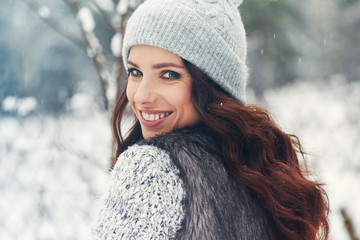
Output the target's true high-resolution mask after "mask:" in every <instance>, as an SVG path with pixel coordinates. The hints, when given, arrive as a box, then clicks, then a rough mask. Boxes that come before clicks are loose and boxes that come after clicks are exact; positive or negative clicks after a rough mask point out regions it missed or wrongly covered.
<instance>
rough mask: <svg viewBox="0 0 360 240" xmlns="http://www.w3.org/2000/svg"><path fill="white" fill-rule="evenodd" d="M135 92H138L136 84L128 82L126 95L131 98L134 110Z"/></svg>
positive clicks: (130, 101)
mask: <svg viewBox="0 0 360 240" xmlns="http://www.w3.org/2000/svg"><path fill="white" fill-rule="evenodd" d="M135 92H136V89H135V88H134V86H133V85H132V84H128V85H127V86H126V97H127V99H128V100H129V103H130V106H131V108H132V109H133V110H134V108H133V103H134V95H135Z"/></svg>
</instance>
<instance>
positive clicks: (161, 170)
mask: <svg viewBox="0 0 360 240" xmlns="http://www.w3.org/2000/svg"><path fill="white" fill-rule="evenodd" d="M93 236H94V239H104V240H105V239H107V240H109V239H173V238H174V239H184V240H185V239H186V240H188V239H204V240H205V239H206V240H208V239H218V240H223V239H249V240H250V239H251V240H256V239H262V240H263V239H269V236H268V233H267V231H266V228H265V221H264V217H263V212H262V210H261V209H260V207H259V206H258V204H257V203H256V201H255V200H254V198H253V197H252V195H251V194H250V192H249V190H248V189H247V188H246V187H244V186H243V185H240V184H238V183H237V182H236V181H235V180H234V179H233V178H232V177H231V176H230V175H229V174H228V173H227V171H226V169H225V167H224V160H223V158H222V155H221V151H220V144H219V142H218V141H217V140H216V138H215V136H213V135H212V133H211V132H210V131H209V130H208V129H207V128H206V127H196V128H191V129H180V130H176V131H173V132H171V133H166V134H163V135H160V136H157V137H154V138H150V139H147V140H143V141H141V142H139V143H137V144H135V145H133V146H131V147H129V148H128V149H127V150H126V151H124V152H123V153H122V154H121V155H120V156H119V159H118V161H117V163H116V164H115V166H114V169H113V171H112V172H111V176H110V184H109V188H108V192H107V194H106V196H105V198H104V202H103V206H102V209H101V212H100V214H99V218H98V221H97V225H96V228H95V229H94V235H93Z"/></svg>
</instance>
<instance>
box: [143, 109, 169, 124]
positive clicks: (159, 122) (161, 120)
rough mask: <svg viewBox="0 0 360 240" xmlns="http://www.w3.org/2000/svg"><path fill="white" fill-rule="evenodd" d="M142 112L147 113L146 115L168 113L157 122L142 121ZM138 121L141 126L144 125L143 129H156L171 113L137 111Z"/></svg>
mask: <svg viewBox="0 0 360 240" xmlns="http://www.w3.org/2000/svg"><path fill="white" fill-rule="evenodd" d="M142 112H145V113H148V114H163V113H164V114H165V113H170V114H169V115H168V116H166V117H163V118H160V119H158V120H154V121H147V120H145V119H144V117H143V116H142V114H141V113H142ZM138 113H139V120H140V123H141V124H142V125H144V126H145V127H156V126H157V125H159V124H161V123H162V122H164V121H165V120H166V119H167V118H168V117H169V116H170V115H171V114H172V112H171V111H157V110H139V112H138Z"/></svg>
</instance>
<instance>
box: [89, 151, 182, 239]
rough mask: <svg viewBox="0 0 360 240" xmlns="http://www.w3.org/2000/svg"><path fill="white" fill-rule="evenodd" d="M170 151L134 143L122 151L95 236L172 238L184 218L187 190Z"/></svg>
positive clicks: (106, 237)
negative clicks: (184, 188) (184, 200)
mask: <svg viewBox="0 0 360 240" xmlns="http://www.w3.org/2000/svg"><path fill="white" fill-rule="evenodd" d="M178 174H179V170H178V169H177V167H176V166H175V165H174V164H173V163H172V162H171V160H170V157H169V155H168V154H167V153H166V152H165V151H164V150H161V149H159V148H157V147H154V146H146V145H143V146H139V145H134V146H132V147H130V148H129V149H128V150H126V151H125V152H124V153H123V154H121V155H120V157H119V159H118V161H117V163H116V165H115V166H114V169H113V171H112V172H111V176H110V188H109V192H108V195H107V196H106V197H105V202H104V206H103V207H102V210H101V212H100V216H99V219H98V222H97V227H96V228H95V230H94V239H106V240H110V239H169V238H173V237H174V236H175V233H176V231H177V230H178V229H179V228H180V224H181V221H182V219H183V218H184V210H183V203H182V200H183V199H184V195H185V193H184V190H183V183H182V180H181V179H180V178H179V177H178Z"/></svg>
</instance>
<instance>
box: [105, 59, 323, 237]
mask: <svg viewBox="0 0 360 240" xmlns="http://www.w3.org/2000/svg"><path fill="white" fill-rule="evenodd" d="M184 63H185V66H186V68H187V70H188V71H189V72H190V74H191V77H192V79H193V86H192V102H193V105H194V107H195V109H196V111H197V112H198V114H199V115H200V118H201V119H202V121H203V122H204V123H205V124H206V125H207V126H208V127H209V128H210V129H211V130H212V131H213V132H214V133H215V134H216V135H217V136H218V137H219V138H220V139H221V143H222V154H223V156H224V159H225V160H226V168H227V171H228V172H229V174H231V175H232V176H233V177H234V178H235V179H236V180H237V181H238V182H239V183H241V184H243V185H245V186H247V187H248V188H249V189H250V190H251V191H252V192H253V193H254V196H256V198H257V201H258V202H259V204H260V205H261V207H262V208H263V209H264V214H265V218H266V219H267V225H268V226H267V227H268V231H269V234H270V237H271V239H291V240H300V239H301V240H303V239H306V240H310V239H328V234H329V224H328V212H329V207H328V199H327V195H326V193H325V191H324V190H323V188H322V185H321V184H320V183H318V182H316V181H311V180H309V179H307V178H306V177H307V176H308V174H309V173H308V171H307V170H306V168H305V167H303V166H302V165H300V163H299V159H298V157H299V156H302V157H304V152H303V151H302V148H301V144H300V142H299V139H298V138H297V137H296V136H294V135H289V134H286V133H284V132H283V131H282V130H281V129H280V128H279V127H278V126H277V125H276V124H275V122H274V121H273V120H272V119H271V118H270V117H269V114H268V113H267V112H266V111H265V110H263V109H262V108H260V107H259V106H255V105H244V104H242V103H241V102H239V101H237V100H235V99H234V98H232V97H231V96H229V95H228V94H227V93H226V92H225V91H224V90H223V89H222V88H221V87H219V86H218V85H217V84H215V83H214V82H213V81H212V80H211V79H210V78H209V77H208V76H207V75H206V74H204V73H203V72H202V71H201V70H200V69H199V68H197V67H196V66H194V65H192V64H191V63H189V62H187V61H186V60H184ZM127 103H128V99H127V97H126V93H125V91H124V92H123V94H122V95H121V96H120V97H119V99H118V101H117V103H116V105H115V109H114V112H113V121H112V127H113V134H114V138H115V141H116V145H117V151H116V158H117V157H118V156H119V155H120V154H121V152H123V151H124V150H125V149H126V148H127V147H128V146H130V145H132V144H134V143H135V142H137V141H139V140H140V139H142V134H141V128H140V125H139V122H138V121H137V120H135V122H134V124H133V126H132V128H131V129H130V131H129V133H128V134H127V135H126V137H124V135H123V134H122V132H121V120H122V117H123V115H124V113H125V111H126V106H127ZM115 161H116V159H114V160H113V161H112V164H114V163H115Z"/></svg>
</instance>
